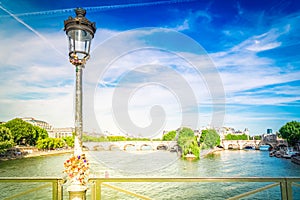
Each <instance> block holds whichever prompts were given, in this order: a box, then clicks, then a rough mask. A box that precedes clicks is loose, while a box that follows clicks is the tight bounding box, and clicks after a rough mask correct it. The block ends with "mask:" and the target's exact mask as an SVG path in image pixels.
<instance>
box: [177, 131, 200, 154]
mask: <svg viewBox="0 0 300 200" xmlns="http://www.w3.org/2000/svg"><path fill="white" fill-rule="evenodd" d="M177 143H178V145H179V146H180V148H181V149H182V153H183V154H182V156H183V157H184V156H186V155H187V154H194V155H195V156H196V158H199V155H200V150H199V147H198V143H197V138H196V137H195V134H194V131H193V130H192V129H190V128H186V127H184V128H182V129H181V130H180V132H179V136H178V141H177Z"/></svg>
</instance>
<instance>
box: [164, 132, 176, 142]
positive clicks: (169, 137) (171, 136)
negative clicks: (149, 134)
mask: <svg viewBox="0 0 300 200" xmlns="http://www.w3.org/2000/svg"><path fill="white" fill-rule="evenodd" d="M175 137H176V131H169V132H168V133H166V134H164V135H163V138H162V140H163V141H172V140H174V139H175Z"/></svg>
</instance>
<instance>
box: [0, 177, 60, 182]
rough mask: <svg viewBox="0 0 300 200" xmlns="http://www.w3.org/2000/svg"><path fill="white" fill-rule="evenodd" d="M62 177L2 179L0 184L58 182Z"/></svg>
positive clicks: (0, 178)
mask: <svg viewBox="0 0 300 200" xmlns="http://www.w3.org/2000/svg"><path fill="white" fill-rule="evenodd" d="M63 180H64V179H63V178H61V177H0V182H57V181H63Z"/></svg>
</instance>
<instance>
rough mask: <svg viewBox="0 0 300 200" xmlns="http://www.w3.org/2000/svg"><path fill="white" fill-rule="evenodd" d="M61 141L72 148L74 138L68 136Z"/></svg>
mask: <svg viewBox="0 0 300 200" xmlns="http://www.w3.org/2000/svg"><path fill="white" fill-rule="evenodd" d="M62 139H63V140H64V141H65V142H66V144H67V145H68V147H74V139H75V137H74V136H68V137H64V138H62Z"/></svg>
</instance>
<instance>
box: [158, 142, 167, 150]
mask: <svg viewBox="0 0 300 200" xmlns="http://www.w3.org/2000/svg"><path fill="white" fill-rule="evenodd" d="M156 150H165V151H166V150H168V146H167V145H165V144H159V145H157V147H156Z"/></svg>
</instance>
